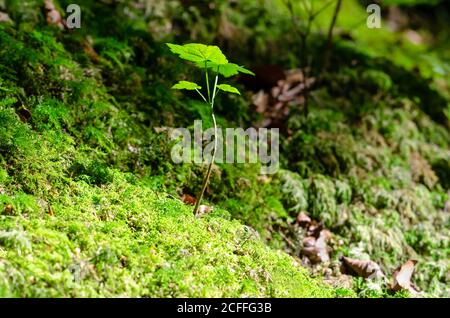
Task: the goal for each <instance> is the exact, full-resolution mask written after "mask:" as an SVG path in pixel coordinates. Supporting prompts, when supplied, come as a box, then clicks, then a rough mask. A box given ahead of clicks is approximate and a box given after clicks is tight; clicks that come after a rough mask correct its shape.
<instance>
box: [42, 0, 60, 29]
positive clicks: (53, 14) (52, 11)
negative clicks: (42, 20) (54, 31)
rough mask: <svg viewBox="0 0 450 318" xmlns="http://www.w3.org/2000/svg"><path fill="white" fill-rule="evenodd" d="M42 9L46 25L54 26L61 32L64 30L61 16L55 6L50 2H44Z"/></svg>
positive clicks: (50, 0)
mask: <svg viewBox="0 0 450 318" xmlns="http://www.w3.org/2000/svg"><path fill="white" fill-rule="evenodd" d="M44 7H45V10H46V17H47V23H48V24H52V25H56V26H57V27H58V28H60V29H61V30H62V29H64V21H63V19H62V17H61V14H60V13H59V11H58V10H56V7H55V4H54V3H53V1H52V0H45V1H44Z"/></svg>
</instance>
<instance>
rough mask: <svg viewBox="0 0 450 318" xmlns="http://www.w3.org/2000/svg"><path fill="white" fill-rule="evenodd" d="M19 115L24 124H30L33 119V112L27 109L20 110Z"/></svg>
mask: <svg viewBox="0 0 450 318" xmlns="http://www.w3.org/2000/svg"><path fill="white" fill-rule="evenodd" d="M17 115H19V118H20V120H21V121H22V122H24V123H27V122H29V121H30V119H31V112H30V111H29V110H28V109H26V108H25V107H22V108H20V109H19V110H18V111H17Z"/></svg>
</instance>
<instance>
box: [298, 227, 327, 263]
mask: <svg viewBox="0 0 450 318" xmlns="http://www.w3.org/2000/svg"><path fill="white" fill-rule="evenodd" d="M326 240H327V238H326V234H325V233H323V234H322V233H321V234H320V235H319V237H318V238H317V239H316V238H315V237H313V236H308V237H306V238H305V239H304V240H303V249H302V253H303V254H304V255H306V256H307V257H308V258H309V260H310V261H311V262H312V263H321V262H327V261H329V260H330V256H329V254H328V248H327V243H326Z"/></svg>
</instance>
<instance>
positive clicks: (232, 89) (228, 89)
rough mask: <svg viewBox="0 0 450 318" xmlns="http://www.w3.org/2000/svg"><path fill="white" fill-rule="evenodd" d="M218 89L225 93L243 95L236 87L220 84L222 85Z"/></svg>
mask: <svg viewBox="0 0 450 318" xmlns="http://www.w3.org/2000/svg"><path fill="white" fill-rule="evenodd" d="M217 88H218V89H220V90H222V91H224V92H228V93H233V94H238V95H241V93H240V92H239V90H238V89H237V88H236V87H233V86H231V85H228V84H220V85H218V86H217Z"/></svg>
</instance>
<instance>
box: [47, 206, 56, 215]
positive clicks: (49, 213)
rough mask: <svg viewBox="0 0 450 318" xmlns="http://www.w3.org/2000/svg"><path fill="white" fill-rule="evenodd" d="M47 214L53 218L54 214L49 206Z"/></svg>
mask: <svg viewBox="0 0 450 318" xmlns="http://www.w3.org/2000/svg"><path fill="white" fill-rule="evenodd" d="M47 214H48V215H50V216H55V212H54V211H53V208H52V206H51V205H50V204H49V205H48V208H47Z"/></svg>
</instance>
